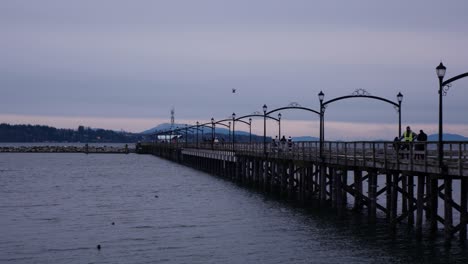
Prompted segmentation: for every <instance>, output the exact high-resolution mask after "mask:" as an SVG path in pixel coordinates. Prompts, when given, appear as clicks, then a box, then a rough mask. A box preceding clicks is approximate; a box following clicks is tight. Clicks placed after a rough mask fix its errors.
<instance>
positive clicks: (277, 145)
mask: <svg viewBox="0 0 468 264" xmlns="http://www.w3.org/2000/svg"><path fill="white" fill-rule="evenodd" d="M272 146H273V150H274V151H275V150H278V151H284V150H286V146H287V148H288V150H289V151H291V150H292V146H293V143H292V138H291V136H289V137H288V139H286V137H285V136H283V137H281V139H278V136H276V137H275V138H274V139H273V142H272Z"/></svg>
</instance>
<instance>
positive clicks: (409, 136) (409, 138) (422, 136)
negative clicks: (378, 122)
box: [393, 126, 427, 159]
mask: <svg viewBox="0 0 468 264" xmlns="http://www.w3.org/2000/svg"><path fill="white" fill-rule="evenodd" d="M402 140H403V142H406V144H405V143H403V144H399V143H398V142H400V141H402ZM415 140H416V141H417V142H426V141H427V134H426V133H424V131H423V130H422V129H421V130H419V134H416V133H414V132H413V131H412V130H411V128H410V127H409V126H407V127H406V131H405V132H403V134H402V135H401V137H395V139H394V142H395V143H394V145H393V146H394V148H395V150H397V149H400V150H408V151H409V150H410V144H408V143H410V142H414V141H415ZM425 147H426V145H425V144H415V146H414V150H415V151H416V153H415V155H414V158H415V159H424V150H425ZM406 157H407V158H408V157H409V154H406Z"/></svg>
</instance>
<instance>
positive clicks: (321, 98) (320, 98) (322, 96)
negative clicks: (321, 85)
mask: <svg viewBox="0 0 468 264" xmlns="http://www.w3.org/2000/svg"><path fill="white" fill-rule="evenodd" d="M318 97H319V100H320V102H322V101H323V98H325V94H324V93H323V92H322V91H320V93H319V94H318Z"/></svg>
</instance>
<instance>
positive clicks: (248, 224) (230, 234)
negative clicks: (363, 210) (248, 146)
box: [0, 153, 468, 264]
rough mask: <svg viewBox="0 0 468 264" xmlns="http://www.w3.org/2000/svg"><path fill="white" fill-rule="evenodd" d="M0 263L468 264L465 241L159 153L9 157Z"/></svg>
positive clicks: (0, 162) (0, 206) (0, 165)
mask: <svg viewBox="0 0 468 264" xmlns="http://www.w3.org/2000/svg"><path fill="white" fill-rule="evenodd" d="M98 245H100V246H101V249H100V250H99V249H97V246H98ZM0 263H282V264H284V263H468V247H467V246H466V245H465V244H460V243H459V242H456V241H454V242H453V243H452V244H451V245H446V244H445V243H444V241H443V238H441V237H438V238H428V237H424V238H422V239H421V240H418V239H416V238H414V234H413V231H412V229H410V228H405V227H404V226H400V227H399V229H398V232H397V233H396V234H391V233H390V232H389V230H388V228H387V227H386V225H385V224H383V223H377V224H376V225H369V224H368V223H367V221H366V219H365V217H362V216H360V215H352V214H350V215H348V216H347V217H345V218H343V219H337V217H336V214H335V213H334V212H333V211H331V210H326V209H323V208H322V209H320V208H300V207H296V206H294V205H292V204H289V203H286V202H283V201H280V200H278V199H276V198H274V197H270V196H267V195H264V194H261V193H258V192H255V191H253V190H249V189H246V188H243V187H240V186H238V185H236V184H235V183H232V182H229V181H226V180H223V179H221V178H218V177H215V176H213V175H208V174H205V173H203V172H199V171H196V170H193V169H191V168H188V167H184V166H182V165H179V164H176V163H172V162H169V161H166V160H162V159H159V158H157V157H154V156H149V155H136V154H129V155H122V154H106V155H102V154H101V155H100V154H90V155H85V154H71V153H70V154H68V153H67V154H55V153H50V154H48V153H46V154H36V153H3V154H1V153H0Z"/></svg>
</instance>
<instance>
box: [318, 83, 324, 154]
mask: <svg viewBox="0 0 468 264" xmlns="http://www.w3.org/2000/svg"><path fill="white" fill-rule="evenodd" d="M318 98H319V101H320V128H319V129H320V139H319V140H320V159H323V141H324V138H323V132H324V131H323V122H324V120H323V115H324V110H325V109H324V108H323V99H324V98H325V94H324V93H323V92H322V91H320V93H319V94H318Z"/></svg>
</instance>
